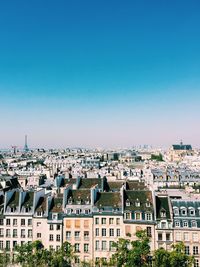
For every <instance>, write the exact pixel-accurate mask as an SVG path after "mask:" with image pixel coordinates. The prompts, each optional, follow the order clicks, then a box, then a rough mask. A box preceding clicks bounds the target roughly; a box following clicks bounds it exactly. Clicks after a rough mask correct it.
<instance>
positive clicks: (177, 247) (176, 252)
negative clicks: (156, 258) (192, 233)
mask: <svg viewBox="0 0 200 267" xmlns="http://www.w3.org/2000/svg"><path fill="white" fill-rule="evenodd" d="M169 262H170V266H171V267H172V266H173V267H191V266H192V264H193V262H194V257H192V256H188V255H186V254H185V246H184V243H183V242H179V243H177V244H174V245H172V251H171V252H170V256H169Z"/></svg>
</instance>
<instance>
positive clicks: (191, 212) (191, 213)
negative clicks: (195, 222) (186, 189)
mask: <svg viewBox="0 0 200 267" xmlns="http://www.w3.org/2000/svg"><path fill="white" fill-rule="evenodd" d="M190 215H191V216H194V215H195V210H194V209H193V208H192V209H191V210H190Z"/></svg>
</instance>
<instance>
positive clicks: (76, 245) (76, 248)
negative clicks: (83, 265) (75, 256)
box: [74, 243, 80, 252]
mask: <svg viewBox="0 0 200 267" xmlns="http://www.w3.org/2000/svg"><path fill="white" fill-rule="evenodd" d="M74 248H75V252H80V244H79V243H75V245H74Z"/></svg>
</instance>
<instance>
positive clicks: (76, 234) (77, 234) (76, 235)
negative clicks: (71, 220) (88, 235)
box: [74, 231, 80, 240]
mask: <svg viewBox="0 0 200 267" xmlns="http://www.w3.org/2000/svg"><path fill="white" fill-rule="evenodd" d="M74 236H75V239H76V240H77V239H79V238H80V232H79V231H75V233H74Z"/></svg>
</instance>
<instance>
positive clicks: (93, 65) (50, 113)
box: [0, 0, 200, 148]
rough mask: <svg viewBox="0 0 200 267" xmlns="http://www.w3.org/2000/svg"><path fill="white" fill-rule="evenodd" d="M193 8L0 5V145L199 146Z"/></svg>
mask: <svg viewBox="0 0 200 267" xmlns="http://www.w3.org/2000/svg"><path fill="white" fill-rule="evenodd" d="M199 8H200V2H199V1H126V2H124V1H116V0H115V1H59V3H58V2H57V1H48V2H47V1H41V0H40V1H2V2H1V3H0V36H1V37H0V38H1V42H0V100H1V105H0V112H1V117H0V124H1V131H0V147H1V148H6V147H10V146H11V145H14V144H16V145H18V146H20V145H21V146H23V143H24V135H25V134H27V135H28V137H29V145H30V146H31V147H67V146H70V147H73V146H76V147H77V146H82V147H98V146H100V147H122V146H126V147H128V146H133V145H138V144H150V145H153V146H165V147H167V146H170V145H171V144H172V143H177V142H179V141H180V140H181V139H182V140H183V141H184V143H192V145H193V146H196V147H199V136H200V126H199V117H200V109H199V100H200V77H199V70H200V53H199V47H200V16H199Z"/></svg>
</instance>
